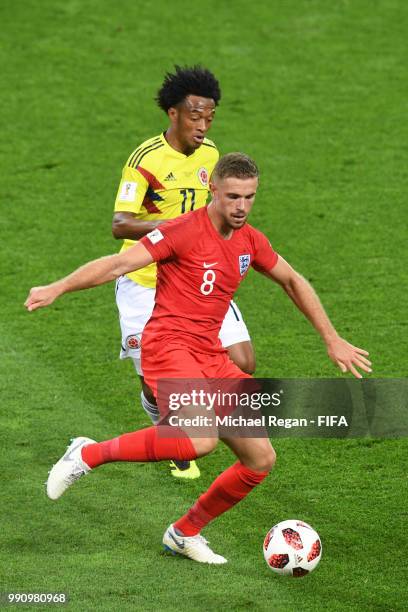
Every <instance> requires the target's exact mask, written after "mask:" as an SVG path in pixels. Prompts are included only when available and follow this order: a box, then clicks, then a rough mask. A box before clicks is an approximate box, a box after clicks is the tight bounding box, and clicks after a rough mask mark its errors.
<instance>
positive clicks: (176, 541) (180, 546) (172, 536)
mask: <svg viewBox="0 0 408 612" xmlns="http://www.w3.org/2000/svg"><path fill="white" fill-rule="evenodd" d="M168 534H169V536H170V537H171V539H172V540H173V542H174V543H175V545H176V546H178V547H179V548H184V542H179V541H178V540H176V538H175V537H174V535H173V534H172V533H171V531H169V532H168Z"/></svg>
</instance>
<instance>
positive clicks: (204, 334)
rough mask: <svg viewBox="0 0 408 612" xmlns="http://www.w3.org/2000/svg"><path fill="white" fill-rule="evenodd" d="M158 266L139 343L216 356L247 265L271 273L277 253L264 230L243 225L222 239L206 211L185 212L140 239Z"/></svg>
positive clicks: (203, 209)
mask: <svg viewBox="0 0 408 612" xmlns="http://www.w3.org/2000/svg"><path fill="white" fill-rule="evenodd" d="M141 242H142V244H143V245H144V246H145V247H146V249H147V250H148V251H149V253H150V254H151V255H152V257H153V259H154V260H155V261H156V262H157V263H158V273H157V289H156V297H155V306H154V310H153V313H152V316H151V318H150V320H149V322H148V323H147V325H146V327H145V329H144V331H143V342H149V343H150V342H151V341H160V342H161V343H163V342H165V343H166V344H168V343H172V344H173V343H176V344H182V345H184V346H186V345H187V346H188V347H193V348H196V349H197V350H199V351H200V352H208V353H214V352H220V351H223V350H225V349H223V348H222V346H221V343H220V341H219V339H218V334H219V331H220V327H221V324H222V321H223V320H224V317H225V314H226V312H227V310H228V307H229V304H230V301H231V299H232V297H233V295H234V293H235V292H236V290H237V289H238V287H239V285H240V283H241V282H242V281H243V280H244V278H245V276H246V275H247V273H248V270H249V268H250V266H252V267H254V268H255V269H256V270H258V271H260V272H262V271H269V270H271V269H272V268H273V267H274V266H275V265H276V263H277V260H278V255H277V253H276V252H275V251H274V250H273V249H272V247H271V245H270V243H269V241H268V239H267V238H266V236H265V235H264V234H262V232H260V231H258V230H257V229H255V228H254V227H252V226H251V225H248V224H245V225H244V226H243V227H242V228H240V229H238V230H235V231H234V232H233V234H232V235H231V237H230V238H229V239H224V238H222V236H221V235H220V234H219V233H218V232H217V230H216V229H215V227H214V226H213V224H212V222H211V220H210V218H209V216H208V209H207V208H200V209H199V210H196V211H193V212H191V213H188V214H187V215H183V216H181V217H178V218H177V219H174V220H173V221H169V222H168V223H166V224H164V225H162V226H160V228H157V229H155V230H154V231H153V232H150V233H149V234H147V235H146V236H145V237H144V238H142V240H141Z"/></svg>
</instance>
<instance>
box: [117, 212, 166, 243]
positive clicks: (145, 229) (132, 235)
mask: <svg viewBox="0 0 408 612" xmlns="http://www.w3.org/2000/svg"><path fill="white" fill-rule="evenodd" d="M167 220H168V219H167ZM165 221H166V219H164V220H163V221H158V220H154V221H146V220H144V219H137V218H136V215H135V213H131V212H121V211H116V212H115V213H114V215H113V219H112V234H113V237H114V238H116V239H118V240H119V239H124V238H128V239H129V240H140V238H143V236H146V234H148V233H149V232H152V231H153V230H155V229H156V227H158V226H159V225H161V224H162V223H165Z"/></svg>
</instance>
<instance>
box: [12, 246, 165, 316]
mask: <svg viewBox="0 0 408 612" xmlns="http://www.w3.org/2000/svg"><path fill="white" fill-rule="evenodd" d="M152 261H153V258H152V256H151V255H150V253H149V252H148V250H147V249H146V248H145V247H144V246H143V245H142V244H140V243H138V244H135V245H134V246H133V247H131V248H130V249H128V250H127V251H124V252H123V253H119V254H115V255H109V256H108V257H101V258H100V259H95V260H93V261H90V262H88V263H87V264H85V265H84V266H81V267H80V268H78V269H77V270H75V271H74V272H72V274H69V276H66V277H65V278H62V279H60V280H58V281H56V282H54V283H51V284H50V285H45V286H44V287H33V288H32V289H31V290H30V293H29V295H28V297H27V299H26V301H25V302H24V306H25V307H26V308H27V310H29V311H30V312H31V311H33V310H37V309H38V308H44V307H45V306H49V305H50V304H52V303H53V302H54V301H55V300H56V299H57V298H58V297H59V296H60V295H63V294H64V293H69V292H72V291H80V290H81V289H89V288H90V287H97V286H98V285H103V284H104V283H109V282H110V281H112V280H115V279H116V278H118V277H119V276H121V275H122V274H127V273H128V272H132V271H133V270H138V269H139V268H144V267H145V266H147V265H149V264H150V263H152Z"/></svg>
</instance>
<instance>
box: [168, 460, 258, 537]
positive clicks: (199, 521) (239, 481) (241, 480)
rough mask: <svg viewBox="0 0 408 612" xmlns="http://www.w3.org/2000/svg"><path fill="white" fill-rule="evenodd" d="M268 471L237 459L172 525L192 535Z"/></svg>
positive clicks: (238, 498)
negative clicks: (261, 470)
mask: <svg viewBox="0 0 408 612" xmlns="http://www.w3.org/2000/svg"><path fill="white" fill-rule="evenodd" d="M267 475H268V472H255V471H254V470H251V469H250V468H248V467H245V465H242V463H240V462H239V461H238V462H237V463H234V465H231V467H229V468H228V469H227V470H225V472H223V473H222V474H220V475H219V476H218V478H216V479H215V480H214V482H213V483H212V485H211V486H210V488H209V489H208V490H207V491H206V492H205V493H203V495H201V497H199V498H198V500H197V501H196V503H195V504H194V506H193V507H192V508H190V510H189V511H188V512H187V514H185V515H184V516H182V517H181V519H179V520H178V521H177V522H176V523H174V527H175V528H176V529H178V530H179V531H180V532H181V533H182V534H183V535H185V536H194V535H197V533H199V532H200V531H201V529H202V528H203V527H205V525H207V524H208V523H209V522H210V521H212V520H213V519H215V518H216V517H217V516H220V514H223V512H226V511H227V510H229V509H230V508H232V507H233V506H235V504H237V503H238V502H239V501H241V499H244V497H246V496H247V495H248V493H250V492H251V491H252V489H253V488H254V487H255V486H256V485H257V484H259V483H260V482H262V480H263V479H264V478H265V476H267Z"/></svg>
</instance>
